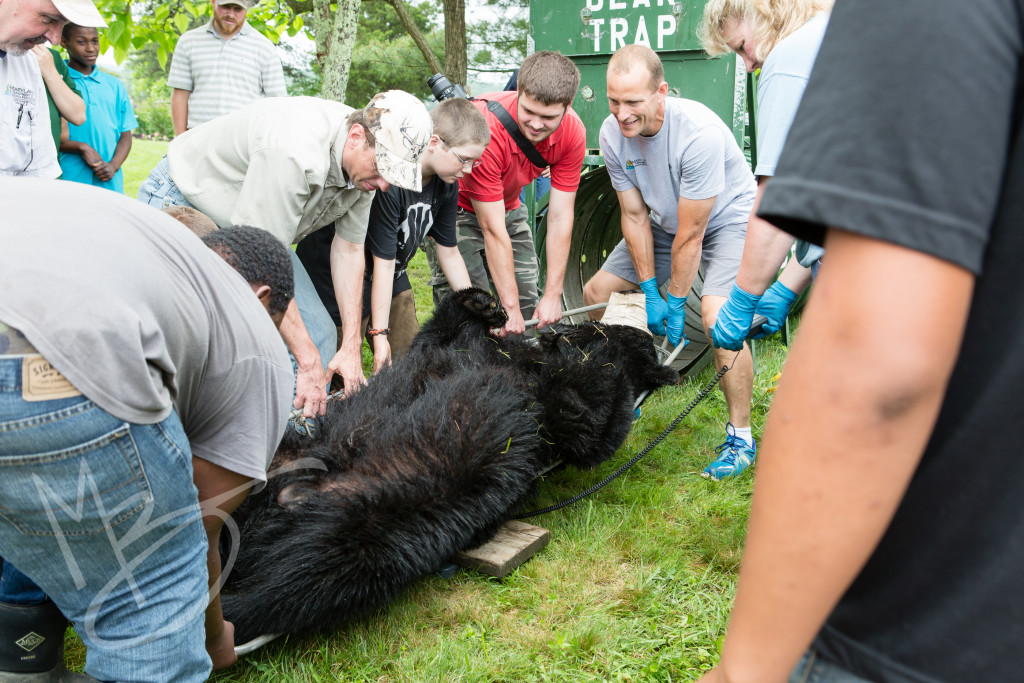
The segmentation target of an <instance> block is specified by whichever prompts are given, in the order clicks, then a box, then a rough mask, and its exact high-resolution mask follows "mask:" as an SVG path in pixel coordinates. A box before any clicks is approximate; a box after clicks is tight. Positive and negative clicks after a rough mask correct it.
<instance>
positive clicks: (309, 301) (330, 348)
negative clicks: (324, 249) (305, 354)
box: [288, 249, 338, 371]
mask: <svg viewBox="0 0 1024 683" xmlns="http://www.w3.org/2000/svg"><path fill="white" fill-rule="evenodd" d="M288 255H289V256H290V257H291V259H292V270H293V271H294V274H295V305H296V306H298V307H299V315H300V316H302V322H303V324H305V326H306V330H307V331H308V332H309V336H310V338H312V340H313V343H314V344H316V349H317V351H319V352H320V363H321V364H322V365H323V366H324V369H325V370H326V369H327V364H328V363H330V362H331V359H332V358H334V354H335V353H336V352H337V350H338V327H337V326H336V325H335V324H334V319H333V318H331V314H330V313H328V312H327V309H326V308H325V307H324V303H323V301H321V300H320V295H319V294H318V293H317V291H316V286H315V285H314V284H313V280H312V279H310V277H309V274H308V273H307V272H306V268H305V266H303V265H302V261H300V260H299V257H298V256H297V255H296V254H295V250H294V249H289V250H288ZM290 353H291V352H290V351H289V354H290ZM298 369H299V366H298V365H297V364H296V362H295V356H292V370H295V371H298Z"/></svg>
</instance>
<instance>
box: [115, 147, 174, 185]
mask: <svg viewBox="0 0 1024 683" xmlns="http://www.w3.org/2000/svg"><path fill="white" fill-rule="evenodd" d="M166 153H167V143H166V142H157V141H155V140H142V139H140V138H135V139H134V140H132V151H131V152H129V154H128V158H127V159H125V160H124V163H123V164H121V173H122V174H123V175H124V193H125V194H126V195H127V196H129V197H132V198H135V196H136V195H138V194H139V185H141V184H142V181H143V180H145V179H146V177H147V176H148V175H149V172H150V171H152V170H153V167H154V166H156V165H157V162H159V161H160V157H162V156H163V155H164V154H166Z"/></svg>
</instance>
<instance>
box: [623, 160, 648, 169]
mask: <svg viewBox="0 0 1024 683" xmlns="http://www.w3.org/2000/svg"><path fill="white" fill-rule="evenodd" d="M646 165H647V159H626V168H627V169H628V170H630V171H632V170H633V169H635V168H636V167H637V166H646Z"/></svg>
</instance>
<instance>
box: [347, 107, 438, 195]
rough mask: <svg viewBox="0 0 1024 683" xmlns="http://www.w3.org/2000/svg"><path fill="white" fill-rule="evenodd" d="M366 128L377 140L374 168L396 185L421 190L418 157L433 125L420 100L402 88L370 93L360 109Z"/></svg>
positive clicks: (425, 148)
mask: <svg viewBox="0 0 1024 683" xmlns="http://www.w3.org/2000/svg"><path fill="white" fill-rule="evenodd" d="M363 111H364V114H365V116H366V127H367V129H368V130H369V131H370V132H371V133H372V134H373V136H374V138H376V140H377V145H376V152H377V171H378V173H380V176H381V177H382V178H383V179H384V180H386V181H388V182H389V183H391V184H392V185H397V186H398V187H404V188H405V189H407V190H413V191H414V192H419V191H420V190H422V189H423V185H422V177H421V173H420V158H421V157H422V156H423V153H424V152H426V151H427V145H428V144H430V136H431V135H432V134H433V132H434V126H433V124H432V123H431V121H430V114H429V113H428V112H427V108H426V107H424V106H423V103H422V102H420V101H419V100H418V99H416V98H415V97H413V96H412V95H410V94H409V93H407V92H404V91H402V90H388V91H387V92H383V93H379V94H377V95H374V96H373V99H372V100H370V103H369V104H368V105H366V109H364V110H363Z"/></svg>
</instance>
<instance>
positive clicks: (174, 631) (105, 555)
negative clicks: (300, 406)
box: [0, 356, 211, 681]
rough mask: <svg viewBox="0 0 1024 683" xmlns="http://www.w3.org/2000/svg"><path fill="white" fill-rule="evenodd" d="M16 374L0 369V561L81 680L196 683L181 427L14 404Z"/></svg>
mask: <svg viewBox="0 0 1024 683" xmlns="http://www.w3.org/2000/svg"><path fill="white" fill-rule="evenodd" d="M21 360H22V359H21V358H20V357H16V356H0V416H2V417H0V556H2V557H4V558H5V559H6V560H9V561H10V563H11V564H13V565H14V566H15V567H17V568H18V569H20V570H21V571H22V572H24V573H25V574H26V575H27V576H28V577H29V578H30V579H31V580H32V581H34V582H35V583H36V584H38V585H39V586H40V587H41V588H42V589H43V590H44V591H45V592H46V594H47V595H49V596H50V598H51V599H53V601H54V602H55V603H56V604H57V606H58V607H59V608H60V610H61V612H63V613H64V615H65V616H67V617H68V618H69V619H71V620H72V621H73V622H74V623H75V629H76V631H78V634H79V636H80V637H81V638H82V642H84V643H85V646H86V648H87V652H86V664H85V670H86V672H87V673H89V674H90V675H91V676H94V677H96V678H98V679H101V680H107V681H156V680H173V681H203V680H206V678H207V676H208V675H209V673H210V668H211V663H210V658H209V656H207V654H206V647H205V633H204V628H203V621H204V611H205V609H206V605H207V602H208V592H207V571H206V550H207V543H206V534H205V532H204V530H203V525H202V520H201V516H200V510H199V503H198V494H197V492H196V488H195V486H194V485H193V483H192V457H191V452H190V450H189V445H188V441H187V440H186V437H185V433H184V430H183V428H182V426H181V422H180V420H178V417H177V415H175V414H174V413H172V414H171V415H170V417H168V418H167V419H166V420H164V421H163V422H160V423H158V424H153V425H136V424H129V423H126V422H125V421H124V420H121V419H119V418H117V417H114V416H113V415H111V414H110V413H108V412H106V411H104V410H103V409H102V408H100V407H99V406H97V405H96V404H95V403H93V402H92V401H90V400H89V399H87V398H86V397H84V396H75V397H72V398H63V399H57V400H48V401H38V402H29V401H25V400H24V399H23V398H22V375H21V373H22V363H21Z"/></svg>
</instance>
